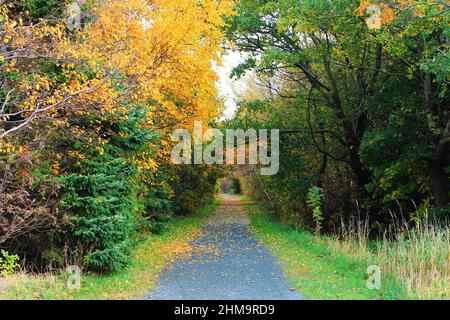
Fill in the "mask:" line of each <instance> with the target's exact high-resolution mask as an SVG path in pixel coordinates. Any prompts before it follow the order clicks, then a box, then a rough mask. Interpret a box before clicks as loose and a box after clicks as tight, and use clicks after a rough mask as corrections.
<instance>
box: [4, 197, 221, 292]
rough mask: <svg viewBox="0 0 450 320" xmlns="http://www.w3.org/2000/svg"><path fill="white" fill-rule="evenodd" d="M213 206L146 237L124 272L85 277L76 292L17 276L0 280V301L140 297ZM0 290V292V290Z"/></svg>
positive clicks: (60, 278)
mask: <svg viewBox="0 0 450 320" xmlns="http://www.w3.org/2000/svg"><path fill="white" fill-rule="evenodd" d="M216 208H217V204H212V205H209V206H206V207H205V208H203V209H202V210H199V212H198V213H196V214H195V215H192V216H188V217H180V218H176V219H174V220H173V222H172V223H170V225H169V227H168V229H167V230H166V231H165V232H164V233H163V234H161V235H156V234H148V235H145V236H144V237H143V238H144V239H143V240H141V241H139V242H138V244H137V245H136V246H135V248H134V250H133V259H132V263H131V264H130V265H129V266H128V267H127V268H125V269H123V270H121V271H119V272H116V273H113V274H109V275H97V274H86V275H84V276H83V277H82V288H81V289H80V290H68V289H67V286H66V280H67V276H66V275H64V274H59V275H30V274H19V275H14V276H10V277H8V278H6V279H3V281H4V282H5V284H4V286H5V287H6V290H4V291H3V293H2V292H0V299H20V300H23V299H27V300H32V299H33V300H34V299H45V300H60V299H64V300H66V299H75V300H91V299H93V300H106V299H133V298H140V297H143V296H144V295H145V294H146V293H148V292H149V291H151V289H153V288H154V287H155V283H156V280H157V279H158V274H159V272H160V271H161V270H162V269H163V268H164V266H166V265H167V264H168V263H170V262H171V261H172V260H173V259H175V258H177V257H179V256H180V255H182V254H188V252H189V251H190V246H189V242H190V241H191V240H193V239H194V238H195V237H196V236H197V235H198V234H199V231H200V228H201V226H203V225H204V223H205V222H206V219H207V217H208V215H209V213H211V212H212V211H214V210H215V209H216ZM0 290H1V288H0Z"/></svg>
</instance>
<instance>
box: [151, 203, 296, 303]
mask: <svg viewBox="0 0 450 320" xmlns="http://www.w3.org/2000/svg"><path fill="white" fill-rule="evenodd" d="M244 204H248V201H242V200H241V198H240V197H238V196H230V195H226V196H225V195H224V196H222V197H221V201H220V206H219V208H218V209H217V210H216V211H215V213H214V214H213V215H212V216H211V218H210V220H209V222H208V224H207V225H206V226H205V227H204V228H203V230H202V233H203V234H202V236H201V237H199V238H198V239H197V240H195V241H194V242H193V243H192V244H191V246H192V247H193V248H194V249H193V250H192V251H189V253H187V254H185V255H183V256H180V258H179V259H177V260H176V261H174V262H173V263H172V264H171V265H170V266H169V267H167V268H166V269H165V270H164V271H163V272H162V274H161V277H160V280H159V283H158V285H157V288H156V290H155V291H154V292H153V293H151V294H150V295H149V296H147V297H145V299H152V300H165V299H186V300H191V299H192V300H198V299H224V300H225V299H239V300H247V299H250V300H251V299H260V300H270V299H280V300H288V299H289V300H295V299H301V295H300V294H299V293H298V292H296V291H295V290H293V289H292V288H291V286H290V284H289V282H288V281H287V279H286V278H285V277H284V275H283V273H282V271H281V269H280V267H279V266H278V264H277V262H276V259H275V258H274V257H273V256H272V255H271V254H270V253H269V251H268V249H267V248H266V247H265V246H264V245H262V244H261V243H260V242H259V241H258V240H256V238H255V237H254V236H253V234H252V233H251V232H250V230H249V227H248V225H249V220H248V218H247V215H246V209H245V208H244V206H243V205H244Z"/></svg>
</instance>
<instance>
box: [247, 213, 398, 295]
mask: <svg viewBox="0 0 450 320" xmlns="http://www.w3.org/2000/svg"><path fill="white" fill-rule="evenodd" d="M246 207H247V208H248V211H249V214H250V222H251V228H252V230H253V231H254V233H255V235H256V236H257V237H258V238H259V239H260V240H262V242H263V243H264V244H266V245H267V246H268V247H269V249H270V250H271V252H272V253H273V254H274V255H275V256H276V257H277V258H278V259H279V262H280V264H281V265H282V267H283V269H284V271H285V273H286V275H287V276H288V278H289V279H290V281H291V283H292V285H293V287H294V288H296V289H297V290H298V291H299V292H300V293H301V294H302V295H303V296H304V297H305V298H307V299H345V300H347V299H348V300H355V299H356V300H366V299H397V298H400V297H401V296H402V295H403V293H402V292H403V291H402V290H401V289H400V288H398V287H397V286H396V285H395V284H393V283H391V282H390V281H389V282H388V281H387V280H386V281H384V282H382V289H381V290H370V289H368V288H367V280H366V277H367V275H366V270H367V266H368V265H369V264H370V263H369V262H368V261H361V258H357V257H353V256H352V255H348V254H344V253H336V251H333V250H330V248H329V246H328V244H327V243H328V241H330V239H329V238H326V237H322V238H318V237H316V236H314V235H312V234H311V233H308V232H306V231H302V230H295V229H290V228H288V227H287V226H285V225H283V224H281V223H279V222H276V221H275V220H274V219H273V218H271V217H269V216H268V215H267V214H266V213H265V212H264V210H263V209H262V208H261V207H259V206H257V205H246Z"/></svg>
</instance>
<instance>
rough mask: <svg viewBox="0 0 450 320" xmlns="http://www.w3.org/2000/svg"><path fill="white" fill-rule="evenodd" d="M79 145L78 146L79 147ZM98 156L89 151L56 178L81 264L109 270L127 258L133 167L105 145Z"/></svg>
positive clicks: (120, 265) (112, 269) (131, 211)
mask: <svg viewBox="0 0 450 320" xmlns="http://www.w3.org/2000/svg"><path fill="white" fill-rule="evenodd" d="M80 147H82V146H80ZM103 147H105V148H106V150H105V153H104V154H103V155H100V154H99V152H98V151H97V150H89V152H88V153H87V158H86V159H84V160H82V161H80V162H79V164H78V165H77V166H76V167H75V168H74V169H76V168H77V169H78V172H76V171H75V170H73V173H71V174H70V175H68V176H66V177H64V178H62V182H63V184H64V185H65V187H66V190H67V192H66V194H65V195H64V197H63V200H62V209H63V210H65V211H66V212H67V213H68V215H69V221H70V224H71V234H72V235H71V236H70V240H69V241H70V242H71V243H75V246H76V248H75V250H74V252H83V254H84V255H85V256H84V258H83V259H84V264H85V265H86V266H87V267H89V268H92V269H94V270H97V271H115V270H118V269H120V268H122V267H123V266H124V265H126V264H127V263H128V260H129V252H130V249H131V235H132V232H133V230H134V227H135V223H136V222H135V218H134V217H135V215H134V214H135V212H134V207H135V203H136V201H137V199H136V196H135V194H136V190H135V187H134V186H133V184H132V182H131V180H132V179H133V178H135V177H136V168H135V167H134V166H133V165H131V164H130V163H128V161H127V159H124V158H121V157H119V155H118V154H116V153H115V152H113V150H110V149H111V148H108V147H107V146H103Z"/></svg>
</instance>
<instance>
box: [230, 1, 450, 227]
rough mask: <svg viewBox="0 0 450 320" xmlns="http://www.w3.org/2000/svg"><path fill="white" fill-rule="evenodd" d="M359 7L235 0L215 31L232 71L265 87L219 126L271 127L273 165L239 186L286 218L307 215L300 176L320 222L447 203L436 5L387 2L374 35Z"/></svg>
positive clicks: (373, 217)
mask: <svg viewBox="0 0 450 320" xmlns="http://www.w3.org/2000/svg"><path fill="white" fill-rule="evenodd" d="M360 4H361V2H360V1H351V0H343V1H331V2H330V1H314V0H307V1H289V0H281V1H272V0H265V1H252V0H242V1H239V3H238V4H237V6H236V10H237V13H238V14H237V15H235V16H233V17H231V18H230V19H229V21H228V25H227V27H226V30H225V31H226V33H227V35H228V38H229V39H230V41H232V42H233V43H234V44H235V46H236V48H237V50H240V51H243V52H245V53H246V59H247V60H246V61H244V63H242V64H241V65H239V66H238V67H237V68H236V70H235V72H234V73H233V75H234V76H236V77H239V76H242V75H244V74H245V72H247V71H252V72H255V73H256V76H257V77H259V78H260V80H261V82H262V83H268V84H271V90H270V92H266V93H264V94H260V95H258V94H257V97H256V99H255V95H254V94H253V93H252V94H251V97H250V98H249V99H247V100H246V101H243V102H242V103H241V105H240V108H239V110H238V112H237V116H236V119H234V120H233V121H231V125H232V126H238V127H239V126H240V127H253V128H278V129H281V143H280V147H281V150H280V154H281V158H280V162H281V163H280V171H279V174H278V175H276V176H273V177H257V176H255V175H254V174H253V173H250V174H249V173H248V172H246V173H245V174H244V175H243V179H242V180H243V181H242V185H243V186H244V189H245V191H246V192H249V193H250V194H251V195H253V196H255V197H256V199H257V200H259V201H261V202H262V203H264V204H265V205H267V207H268V208H270V209H271V211H272V213H273V214H274V215H276V216H277V217H278V218H280V219H281V220H285V221H287V222H289V223H291V222H294V224H300V225H302V226H306V227H311V226H313V225H314V224H317V223H316V221H317V219H312V220H311V219H309V217H308V216H310V215H308V212H309V210H308V203H307V195H308V188H309V186H311V185H319V186H320V187H321V188H322V191H323V194H324V195H325V197H324V198H323V201H322V205H321V209H322V211H323V215H321V218H322V219H323V221H322V224H323V228H324V229H325V230H327V231H332V230H334V229H335V227H336V226H337V225H338V224H340V223H341V221H342V220H344V221H347V220H351V219H352V218H354V217H358V216H360V215H361V214H367V215H368V217H369V219H370V221H371V222H373V223H374V224H375V225H379V226H387V225H388V224H391V223H393V221H392V213H393V212H399V213H400V212H401V213H402V214H405V213H406V214H409V215H410V217H411V218H412V216H413V215H414V213H415V211H416V210H417V207H420V208H422V207H428V208H429V209H430V211H431V212H434V211H439V212H446V208H447V207H448V206H449V205H450V198H449V197H450V196H449V190H450V187H449V186H450V176H449V171H446V168H448V166H449V165H450V158H449V156H448V155H449V152H448V150H449V146H450V122H449V119H450V113H449V110H448V108H447V107H446V106H448V105H449V103H450V95H449V94H448V65H449V64H448V49H449V47H448V36H449V31H448V17H447V16H446V12H445V10H444V11H442V10H441V9H439V8H436V7H434V8H433V6H427V7H424V8H422V9H423V12H421V14H420V18H418V16H419V15H418V14H417V12H416V13H415V12H413V11H414V10H415V9H414V6H411V8H409V9H407V10H404V11H400V10H399V11H397V10H394V11H395V17H393V21H392V22H388V23H386V25H385V26H383V28H382V29H381V30H378V31H376V32H374V31H373V30H370V29H369V28H368V26H367V24H366V23H365V19H364V17H362V16H358V14H357V13H356V12H357V9H358V7H359V6H360ZM424 89H425V90H424ZM430 206H433V207H435V208H436V209H437V210H435V208H432V209H431V208H430ZM444 215H445V214H444ZM441 216H442V215H441ZM314 220H316V221H314Z"/></svg>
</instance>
